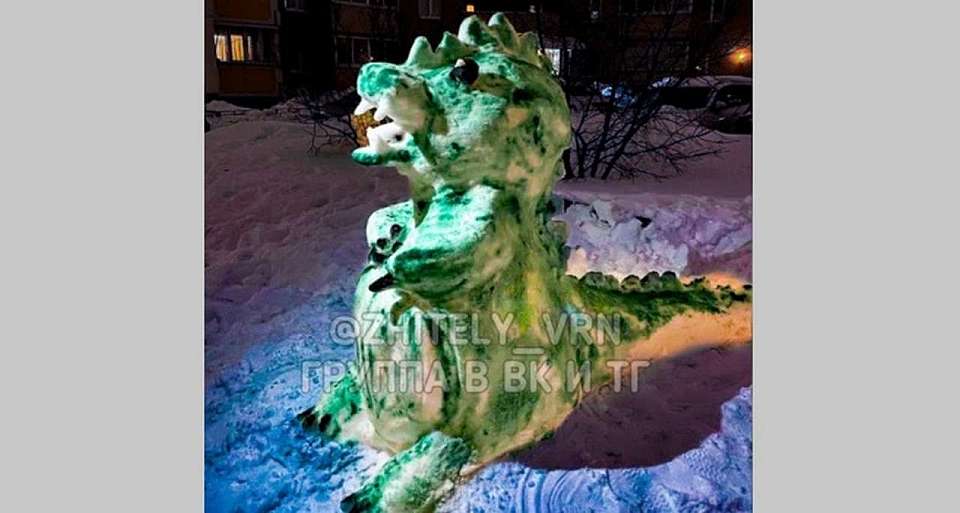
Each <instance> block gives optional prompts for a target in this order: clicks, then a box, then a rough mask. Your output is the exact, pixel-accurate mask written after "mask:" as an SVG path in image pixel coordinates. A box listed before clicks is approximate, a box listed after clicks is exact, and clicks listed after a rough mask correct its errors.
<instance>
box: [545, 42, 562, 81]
mask: <svg viewBox="0 0 960 513" xmlns="http://www.w3.org/2000/svg"><path fill="white" fill-rule="evenodd" d="M543 53H544V54H545V55H546V56H547V58H548V59H550V66H551V67H552V68H553V74H554V75H559V74H560V49H559V48H546V49H544V51H543Z"/></svg>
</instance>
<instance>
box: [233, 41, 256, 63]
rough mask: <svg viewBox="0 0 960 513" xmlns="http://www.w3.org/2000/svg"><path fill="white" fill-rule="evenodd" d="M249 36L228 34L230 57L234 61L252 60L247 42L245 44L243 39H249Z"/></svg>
mask: <svg viewBox="0 0 960 513" xmlns="http://www.w3.org/2000/svg"><path fill="white" fill-rule="evenodd" d="M249 38H250V36H247V37H244V36H242V35H240V34H230V57H231V60H234V61H250V60H253V55H252V53H253V52H250V51H249V46H250V45H249V44H245V41H244V40H245V39H246V40H248V41H249Z"/></svg>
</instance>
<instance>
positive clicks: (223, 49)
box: [213, 34, 228, 62]
mask: <svg viewBox="0 0 960 513" xmlns="http://www.w3.org/2000/svg"><path fill="white" fill-rule="evenodd" d="M213 41H214V44H215V45H216V52H217V60H218V61H221V62H222V61H226V60H227V59H228V56H227V36H226V35H225V34H217V35H215V36H213Z"/></svg>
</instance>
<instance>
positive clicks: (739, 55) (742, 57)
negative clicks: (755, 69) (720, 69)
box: [733, 48, 750, 64]
mask: <svg viewBox="0 0 960 513" xmlns="http://www.w3.org/2000/svg"><path fill="white" fill-rule="evenodd" d="M749 60H750V49H749V48H741V49H739V50H737V51H735V52H733V61H734V62H736V63H737V64H743V63H745V62H747V61H749Z"/></svg>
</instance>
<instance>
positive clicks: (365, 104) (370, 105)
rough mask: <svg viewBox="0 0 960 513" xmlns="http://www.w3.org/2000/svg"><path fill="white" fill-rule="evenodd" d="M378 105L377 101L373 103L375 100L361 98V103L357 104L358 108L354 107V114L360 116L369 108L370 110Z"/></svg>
mask: <svg viewBox="0 0 960 513" xmlns="http://www.w3.org/2000/svg"><path fill="white" fill-rule="evenodd" d="M376 106H377V104H375V103H373V102H371V101H368V100H367V99H366V98H360V104H359V105H357V108H356V109H353V115H354V116H359V115H361V114H363V113H365V112H367V111H368V110H370V109H372V108H374V107H376ZM381 119H382V118H381ZM378 121H379V120H378Z"/></svg>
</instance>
